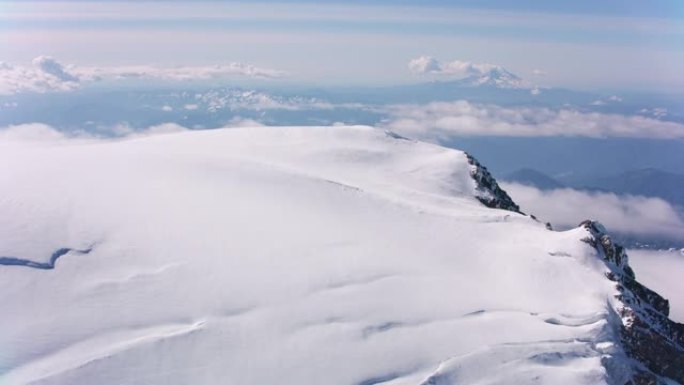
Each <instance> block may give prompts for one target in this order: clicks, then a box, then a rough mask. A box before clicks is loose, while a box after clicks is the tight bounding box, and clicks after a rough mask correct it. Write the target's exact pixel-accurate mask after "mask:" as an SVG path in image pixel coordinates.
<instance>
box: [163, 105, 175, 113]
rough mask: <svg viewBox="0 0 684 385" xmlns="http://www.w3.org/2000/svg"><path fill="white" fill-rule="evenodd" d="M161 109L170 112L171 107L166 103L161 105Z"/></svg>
mask: <svg viewBox="0 0 684 385" xmlns="http://www.w3.org/2000/svg"><path fill="white" fill-rule="evenodd" d="M161 109H162V111H165V112H171V111H173V107H171V106H168V105H166V106H162V108H161Z"/></svg>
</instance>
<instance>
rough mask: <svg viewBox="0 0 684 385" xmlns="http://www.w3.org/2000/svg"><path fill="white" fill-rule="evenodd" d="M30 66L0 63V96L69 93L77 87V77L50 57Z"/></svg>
mask: <svg viewBox="0 0 684 385" xmlns="http://www.w3.org/2000/svg"><path fill="white" fill-rule="evenodd" d="M32 64H33V65H32V66H16V65H13V64H10V63H2V62H0V95H2V94H14V93H17V92H48V91H70V90H73V89H76V88H78V87H79V79H78V76H77V75H75V74H73V73H71V72H70V69H68V68H65V67H64V66H62V65H61V64H60V63H59V62H57V61H56V60H54V59H52V58H50V57H47V56H40V57H37V58H35V59H34V60H33V63H32Z"/></svg>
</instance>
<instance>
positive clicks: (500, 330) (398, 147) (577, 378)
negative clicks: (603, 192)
mask: <svg viewBox="0 0 684 385" xmlns="http://www.w3.org/2000/svg"><path fill="white" fill-rule="evenodd" d="M19 137H22V136H21V135H19ZM0 183H2V186H3V188H2V190H1V191H0V257H1V258H0V308H2V309H3V310H2V316H1V319H2V322H3V323H2V327H1V328H0V347H1V348H0V383H2V384H26V383H36V384H38V383H40V384H72V383H80V384H101V385H104V384H274V383H280V384H350V385H371V384H387V385H389V384H392V385H399V384H414V385H417V384H433V385H434V384H443V385H446V384H461V383H467V384H476V383H478V384H532V383H534V384H624V383H628V382H629V381H633V383H642V382H638V381H647V380H649V379H657V380H658V381H669V380H665V379H663V377H659V375H667V376H670V378H676V377H675V376H676V375H677V373H676V372H675V371H669V372H666V371H663V370H661V369H662V368H659V367H658V365H657V363H656V364H653V363H649V362H648V361H647V360H645V359H644V358H643V357H646V358H648V357H651V358H653V359H656V358H657V356H655V355H649V354H648V351H649V350H648V349H645V350H644V349H642V350H639V351H636V350H638V349H637V348H638V347H639V346H646V347H653V348H654V349H655V348H657V347H659V346H665V345H667V344H666V343H669V342H671V344H670V345H667V346H669V347H672V349H673V350H671V351H668V352H669V353H670V355H671V356H673V357H675V358H676V357H677V350H676V349H677V348H678V347H679V348H681V346H682V343H681V335H682V334H679V337H677V334H676V333H677V331H678V330H679V329H678V328H679V327H680V326H681V325H680V326H677V325H678V324H674V323H668V321H669V320H667V310H666V308H665V307H664V306H663V305H662V304H661V302H662V301H659V300H658V298H656V297H654V296H653V295H651V294H650V292H646V291H644V290H641V288H640V287H639V286H636V285H634V284H633V283H632V281H630V275H629V273H628V271H629V270H628V269H627V267H628V265H627V264H626V257H623V254H624V253H623V252H622V250H621V249H617V248H616V247H615V246H614V245H612V244H611V243H610V242H609V240H610V238H609V237H608V238H606V237H604V236H605V233H604V231H603V230H602V228H601V227H600V226H598V225H596V224H593V223H591V222H589V223H588V224H585V226H582V227H578V228H576V229H574V230H571V231H566V232H554V231H549V230H547V229H546V228H545V226H544V225H543V224H542V223H539V222H537V221H535V220H534V219H532V218H531V217H529V216H525V215H524V214H521V213H519V212H517V206H515V203H514V202H513V201H512V200H511V199H510V197H508V195H507V194H506V193H505V192H504V191H503V190H501V189H500V188H499V187H498V185H497V184H496V181H495V180H494V179H493V178H492V177H491V175H489V173H488V172H487V171H486V169H485V168H484V167H483V166H481V165H480V164H479V163H477V161H475V160H474V159H472V158H471V157H469V156H467V155H466V154H465V153H463V152H460V151H456V150H452V149H446V148H443V147H440V146H436V145H432V144H427V143H421V142H416V141H412V140H408V139H406V138H402V137H400V136H398V135H395V134H393V133H390V132H385V131H382V130H377V129H373V128H369V127H332V128H331V127H279V128H265V127H261V128H244V129H222V130H211V131H193V132H180V133H173V134H166V135H153V136H145V137H134V138H128V139H123V140H109V141H103V140H85V139H65V138H62V137H60V136H59V135H57V134H54V133H52V134H51V135H50V139H47V140H35V138H34V139H20V138H17V136H16V135H4V136H2V137H0ZM483 203H484V204H483ZM487 206H490V207H493V208H490V207H487ZM606 239H608V240H606ZM631 278H633V275H632V276H631ZM634 282H636V281H634ZM644 293H645V294H646V295H645V297H644V298H650V299H647V300H646V299H640V298H642V297H643V296H644ZM651 300H653V304H654V305H651V304H650V302H649V301H651ZM663 317H664V318H663ZM666 320H667V321H666ZM669 322H671V321H669ZM656 323H657V325H656ZM635 324H637V325H638V330H637V329H635V328H634V325H635ZM654 325H655V326H654ZM642 330H645V331H647V332H649V331H650V332H652V334H648V338H651V339H650V340H648V341H647V339H648V338H647V337H643V336H642V335H641V334H640V333H638V332H637V331H642ZM658 336H660V337H658ZM631 337H633V338H634V341H637V342H639V343H641V342H643V343H644V345H639V344H637V345H633V344H631V345H630V344H629V340H628V338H631ZM658 338H660V339H658ZM668 338H669V339H668ZM677 338H679V340H678V339H677ZM665 340H667V341H665ZM649 341H650V342H649ZM654 341H655V342H654ZM663 341H665V342H666V343H660V342H663ZM635 346H637V348H635ZM635 349H636V350H635ZM637 359H638V360H639V361H636V360H637ZM674 365H676V361H675V362H674ZM675 369H676V367H675ZM651 371H653V372H655V373H656V374H657V375H656V374H653V373H651ZM678 380H679V381H681V379H678ZM643 383H645V382H643ZM663 383H666V382H663Z"/></svg>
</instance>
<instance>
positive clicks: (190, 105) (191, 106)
mask: <svg viewBox="0 0 684 385" xmlns="http://www.w3.org/2000/svg"><path fill="white" fill-rule="evenodd" d="M183 108H185V109H186V110H188V111H194V110H196V109H198V108H199V106H198V105H197V104H186V105H184V106H183Z"/></svg>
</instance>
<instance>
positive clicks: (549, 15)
mask: <svg viewBox="0 0 684 385" xmlns="http://www.w3.org/2000/svg"><path fill="white" fill-rule="evenodd" d="M368 3H369V2H362V1H347V2H344V3H341V2H340V3H332V2H329V3H323V4H321V3H320V2H313V1H311V2H302V1H280V2H258V3H255V2H249V3H247V2H245V3H240V2H218V1H214V2H187V1H148V2H119V1H101V2H84V1H76V2H74V1H71V2H69V1H66V2H54V1H51V2H42V3H41V2H30V1H21V2H19V1H0V61H5V62H10V63H28V62H30V61H31V60H32V59H33V58H35V57H36V56H40V55H50V56H54V57H56V58H58V59H59V60H60V61H61V62H64V63H73V64H78V65H93V66H116V65H139V64H153V65H161V66H179V65H208V64H218V63H224V62H247V63H252V64H254V65H258V66H260V67H264V68H273V69H277V70H282V71H285V72H287V73H288V74H289V77H288V78H287V79H286V80H279V81H289V82H296V83H301V84H349V85H355V84H392V83H408V82H416V81H420V80H423V79H421V78H420V77H417V75H415V74H411V73H410V72H409V71H408V69H407V63H408V62H409V60H411V59H413V58H415V57H418V56H421V55H429V56H433V57H435V58H437V59H439V60H442V61H445V62H446V61H451V60H464V61H470V62H475V63H493V64H498V65H501V66H504V67H506V68H507V69H509V70H511V71H512V72H514V73H517V74H519V75H520V76H522V77H524V78H533V80H534V81H535V82H536V83H539V84H542V85H549V86H561V87H572V88H581V89H595V88H600V89H638V90H665V91H676V90H678V89H681V87H683V86H684V74H683V73H682V72H684V71H681V68H684V12H683V10H684V5H682V4H684V3H682V2H679V1H648V2H646V1H633V0H630V1H602V2H596V1H573V2H566V1H557V2H556V1H529V0H525V1H515V2H513V1H506V2H503V1H460V2H457V1H397V0H395V1H390V0H381V1H375V2H373V3H372V5H369V4H368ZM535 73H536V74H537V75H534V74H535ZM539 74H543V75H542V76H539Z"/></svg>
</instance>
